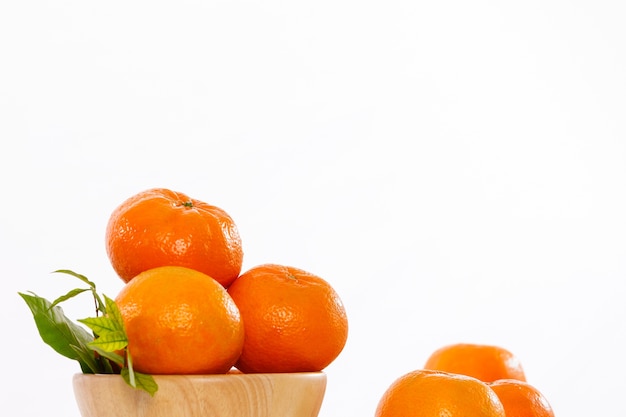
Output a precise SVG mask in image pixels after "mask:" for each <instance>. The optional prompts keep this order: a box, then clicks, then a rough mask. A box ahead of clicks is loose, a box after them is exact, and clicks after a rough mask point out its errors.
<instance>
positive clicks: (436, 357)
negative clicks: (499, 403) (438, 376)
mask: <svg viewBox="0 0 626 417" xmlns="http://www.w3.org/2000/svg"><path fill="white" fill-rule="evenodd" d="M424 368H425V369H433V370H437V371H445V372H452V373H456V374H463V375H468V376H472V377H474V378H478V379H480V380H481V381H483V382H492V381H495V380H496V379H517V380H520V381H525V380H526V375H525V374H524V370H523V368H522V365H521V363H520V361H519V359H518V358H517V357H516V356H515V355H514V354H513V353H511V352H510V351H508V350H507V349H504V348H502V347H500V346H493V345H482V344H473V343H456V344H451V345H447V346H444V347H442V348H440V349H437V350H436V351H435V352H433V353H432V354H431V355H430V357H429V358H428V359H427V361H426V364H425V365H424Z"/></svg>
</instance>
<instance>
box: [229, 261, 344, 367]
mask: <svg viewBox="0 0 626 417" xmlns="http://www.w3.org/2000/svg"><path fill="white" fill-rule="evenodd" d="M228 292H229V294H230V295H231V296H232V298H233V300H235V304H237V307H238V308H239V311H240V312H241V317H242V319H243V322H244V325H245V333H246V336H245V342H244V345H243V351H242V353H241V356H240V358H239V360H238V361H237V363H236V365H235V366H236V367H237V368H238V369H239V370H240V371H242V372H246V373H251V372H255V373H259V372H265V373H270V372H316V371H321V370H322V369H324V368H325V367H326V366H328V365H329V364H330V363H331V362H332V361H334V360H335V359H336V357H337V356H338V355H339V353H340V352H341V351H342V350H343V347H344V345H345V343H346V340H347V337H348V319H347V316H346V311H345V309H344V306H343V304H342V302H341V299H340V298H339V296H338V295H337V293H336V292H335V290H334V289H333V287H331V285H330V284H329V283H328V282H326V281H325V280H323V279H322V278H320V277H318V276H316V275H314V274H311V273H309V272H306V271H303V270H301V269H299V268H294V267H290V266H283V265H277V264H265V265H259V266H256V267H254V268H251V269H250V270H248V271H246V272H245V273H243V274H242V275H241V276H239V277H238V278H237V279H236V280H235V281H234V282H233V283H232V285H231V286H230V287H229V288H228Z"/></svg>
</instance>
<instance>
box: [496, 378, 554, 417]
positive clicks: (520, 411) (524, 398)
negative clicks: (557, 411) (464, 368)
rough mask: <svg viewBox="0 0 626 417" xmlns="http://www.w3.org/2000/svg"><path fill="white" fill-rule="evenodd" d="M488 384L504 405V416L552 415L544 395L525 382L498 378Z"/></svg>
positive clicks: (532, 416) (552, 412)
mask: <svg viewBox="0 0 626 417" xmlns="http://www.w3.org/2000/svg"><path fill="white" fill-rule="evenodd" d="M489 386H490V387H491V389H492V390H493V391H494V392H495V393H496V395H497V396H498V398H499V399H500V402H501V403H502V405H503V406H504V411H505V412H506V417H554V411H553V410H552V406H551V405H550V403H549V402H548V400H547V399H546V397H545V396H544V395H543V394H542V393H541V392H540V391H539V390H538V389H537V388H535V387H534V386H532V385H530V384H528V383H527V382H523V381H518V380H516V379H499V380H497V381H494V382H492V383H490V384H489Z"/></svg>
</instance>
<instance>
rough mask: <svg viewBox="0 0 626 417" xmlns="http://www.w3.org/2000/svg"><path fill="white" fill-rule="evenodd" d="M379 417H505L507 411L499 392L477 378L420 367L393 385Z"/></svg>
mask: <svg viewBox="0 0 626 417" xmlns="http://www.w3.org/2000/svg"><path fill="white" fill-rule="evenodd" d="M375 417H505V411H504V407H503V405H502V403H501V402H500V400H499V399H498V396H497V395H496V394H495V392H494V391H493V390H492V389H491V388H489V387H488V386H487V384H486V383H484V382H482V381H479V380H478V379H476V378H472V377H468V376H465V375H458V374H451V373H447V372H440V371H432V370H423V369H420V370H416V371H412V372H409V373H407V374H405V375H403V376H401V377H400V378H398V379H396V380H395V381H394V382H393V383H392V384H391V385H390V386H389V388H388V389H387V390H386V391H385V393H384V394H383V396H382V398H381V399H380V401H379V403H378V407H377V409H376V414H375ZM506 417H508V416H506Z"/></svg>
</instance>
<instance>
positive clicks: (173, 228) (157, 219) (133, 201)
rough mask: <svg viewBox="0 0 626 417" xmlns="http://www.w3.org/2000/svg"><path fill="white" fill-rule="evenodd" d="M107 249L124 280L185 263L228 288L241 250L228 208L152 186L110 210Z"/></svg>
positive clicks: (185, 265)
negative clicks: (111, 211)
mask: <svg viewBox="0 0 626 417" xmlns="http://www.w3.org/2000/svg"><path fill="white" fill-rule="evenodd" d="M105 241H106V250H107V254H108V256H109V259H110V261H111V265H112V266H113V269H114V270H115V272H116V273H117V274H118V275H119V276H120V278H122V280H124V281H125V282H128V281H129V280H130V279H132V278H133V277H135V276H136V275H137V274H139V273H140V272H143V271H146V270H148V269H151V268H156V267H159V266H167V265H175V266H184V267H187V268H191V269H195V270H197V271H200V272H203V273H205V274H207V275H209V276H210V277H212V278H213V279H215V280H217V281H219V282H220V283H221V284H222V285H223V286H224V287H227V286H228V285H229V284H230V283H231V282H232V281H233V280H234V279H235V278H237V276H238V275H239V273H240V272H241V265H242V262H243V250H242V245H241V238H240V236H239V232H238V230H237V226H236V224H235V222H234V221H233V219H232V218H231V217H230V215H229V214H228V213H226V212H225V211H224V210H222V209H221V208H219V207H216V206H212V205H209V204H207V203H204V202H202V201H198V200H195V199H192V198H190V197H188V196H187V195H185V194H183V193H179V192H175V191H171V190H168V189H165V188H153V189H149V190H145V191H142V192H140V193H137V194H135V195H134V196H132V197H130V198H128V199H127V200H126V201H124V202H123V203H122V204H120V205H119V206H118V207H117V208H116V209H115V210H114V211H113V213H112V214H111V216H110V218H109V222H108V224H107V228H106V236H105Z"/></svg>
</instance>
